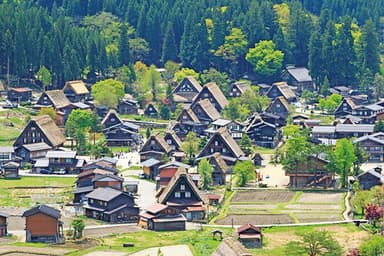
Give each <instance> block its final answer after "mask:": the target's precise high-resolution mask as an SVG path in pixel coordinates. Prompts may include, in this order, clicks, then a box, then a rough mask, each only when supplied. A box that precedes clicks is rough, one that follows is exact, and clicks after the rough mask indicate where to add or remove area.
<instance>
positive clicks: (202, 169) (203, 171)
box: [197, 158, 213, 190]
mask: <svg viewBox="0 0 384 256" xmlns="http://www.w3.org/2000/svg"><path fill="white" fill-rule="evenodd" d="M197 169H198V171H199V174H200V180H201V183H202V186H201V187H202V189H204V190H206V189H208V188H209V184H211V182H212V172H213V169H212V166H211V165H210V164H209V162H208V160H207V159H205V158H204V159H202V160H201V161H200V163H199V166H198V168H197Z"/></svg>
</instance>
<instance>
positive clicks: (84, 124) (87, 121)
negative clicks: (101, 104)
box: [65, 109, 93, 153]
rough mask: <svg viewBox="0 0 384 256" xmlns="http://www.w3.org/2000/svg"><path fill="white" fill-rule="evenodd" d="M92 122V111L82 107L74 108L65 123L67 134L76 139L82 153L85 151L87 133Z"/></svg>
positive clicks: (78, 148)
mask: <svg viewBox="0 0 384 256" xmlns="http://www.w3.org/2000/svg"><path fill="white" fill-rule="evenodd" d="M92 123H93V118H92V113H91V112H89V111H87V110H81V109H75V110H72V112H71V114H69V116H68V119H67V122H66V123H65V135H66V136H69V137H72V138H74V139H75V141H76V147H77V150H78V151H79V152H80V153H84V152H85V147H86V136H85V134H86V130H87V129H90V128H91V126H92Z"/></svg>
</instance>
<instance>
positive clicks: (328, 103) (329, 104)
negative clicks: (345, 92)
mask: <svg viewBox="0 0 384 256" xmlns="http://www.w3.org/2000/svg"><path fill="white" fill-rule="evenodd" d="M342 99H343V97H342V96H341V95H340V94H335V93H334V94H332V95H330V96H328V97H327V98H321V99H319V108H320V109H321V110H323V111H324V110H325V111H327V113H329V114H331V113H333V112H334V111H335V110H336V108H337V107H338V106H339V105H340V103H341V101H342Z"/></svg>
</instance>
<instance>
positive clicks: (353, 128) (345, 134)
mask: <svg viewBox="0 0 384 256" xmlns="http://www.w3.org/2000/svg"><path fill="white" fill-rule="evenodd" d="M374 127H375V125H373V124H356V125H355V124H337V125H336V126H335V134H336V138H337V139H341V138H352V137H355V138H359V137H361V136H366V135H370V134H372V133H374Z"/></svg>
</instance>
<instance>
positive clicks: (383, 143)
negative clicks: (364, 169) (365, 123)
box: [353, 133, 384, 163]
mask: <svg viewBox="0 0 384 256" xmlns="http://www.w3.org/2000/svg"><path fill="white" fill-rule="evenodd" d="M353 143H358V144H359V145H360V147H361V148H362V149H363V150H364V151H365V153H367V154H368V161H369V162H379V163H381V162H383V161H384V139H382V138H381V136H379V133H374V134H372V135H367V136H362V137H360V138H357V139H355V140H354V141H353Z"/></svg>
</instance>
